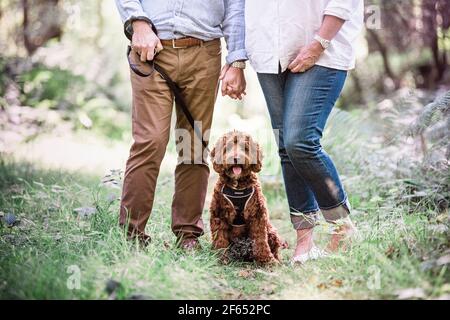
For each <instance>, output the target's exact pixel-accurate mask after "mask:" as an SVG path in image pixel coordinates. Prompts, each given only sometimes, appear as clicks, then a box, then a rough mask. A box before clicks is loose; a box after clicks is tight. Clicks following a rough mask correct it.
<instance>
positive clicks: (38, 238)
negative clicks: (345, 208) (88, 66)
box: [0, 160, 450, 299]
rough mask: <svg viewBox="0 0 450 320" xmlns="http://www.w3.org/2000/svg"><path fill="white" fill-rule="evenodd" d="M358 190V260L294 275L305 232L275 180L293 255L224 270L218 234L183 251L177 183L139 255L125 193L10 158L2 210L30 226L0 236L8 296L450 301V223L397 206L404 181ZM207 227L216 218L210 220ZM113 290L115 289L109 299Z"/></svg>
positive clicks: (163, 197)
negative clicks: (175, 208)
mask: <svg viewBox="0 0 450 320" xmlns="http://www.w3.org/2000/svg"><path fill="white" fill-rule="evenodd" d="M352 185H353V188H352V190H351V192H350V193H351V194H352V198H351V202H352V205H353V206H354V207H355V208H356V210H355V212H354V215H353V218H354V220H355V222H356V224H357V226H358V227H359V230H360V233H359V236H358V238H357V239H356V240H355V242H354V244H353V246H352V248H351V250H350V251H348V252H346V253H340V254H337V255H335V256H332V257H329V258H326V259H323V260H321V261H317V262H311V263H308V264H307V265H305V266H304V267H298V266H297V267H295V266H291V265H290V264H289V262H288V261H289V257H290V255H291V252H292V246H293V244H294V240H295V239H294V233H293V231H292V229H291V226H290V223H289V221H288V220H289V219H288V217H287V214H286V212H285V206H284V201H285V199H284V193H283V190H282V185H281V183H276V182H271V183H264V186H263V189H264V191H265V194H266V196H267V198H268V202H269V207H270V210H271V214H272V220H273V222H274V224H275V225H276V226H277V227H278V229H279V231H280V233H281V234H282V236H283V237H285V238H286V239H287V240H288V241H289V243H290V245H291V248H290V249H288V250H285V251H284V252H283V257H284V262H283V264H282V265H280V266H276V267H271V268H261V267H258V266H255V265H253V264H233V265H229V266H223V265H221V264H220V263H219V262H218V260H217V257H216V255H215V253H214V252H212V251H211V250H210V249H209V242H210V236H209V234H208V232H207V233H206V235H205V236H204V237H202V238H201V242H202V245H203V248H204V249H203V250H202V251H200V252H198V253H195V254H185V253H183V252H180V251H179V250H177V249H175V248H174V237H173V235H172V233H171V230H170V200H171V193H172V188H173V183H172V180H171V178H170V176H165V177H161V179H159V185H158V195H157V198H156V204H155V209H154V212H153V215H152V217H151V220H150V223H149V224H148V232H149V233H150V234H151V235H152V238H153V242H152V243H151V244H150V246H149V247H148V248H146V249H140V248H139V247H138V246H135V245H134V244H131V243H129V242H127V241H126V240H125V237H124V235H123V234H122V232H121V231H120V230H119V228H118V227H117V214H118V201H117V198H118V196H119V193H120V190H119V189H120V188H118V187H114V184H112V185H111V184H109V185H107V184H104V183H100V178H99V177H92V176H80V175H74V174H69V173H66V172H57V171H49V170H43V169H40V168H38V167H34V166H32V165H30V164H23V163H17V162H12V161H7V160H2V161H1V163H0V192H1V193H0V211H2V213H3V215H6V214H7V213H13V214H14V215H15V216H17V218H18V219H20V224H18V225H17V226H14V227H7V226H6V225H5V223H3V224H2V226H1V227H0V298H2V299H6V298H13V299H108V298H109V299H129V298H149V299H150V298H151V299H251V298H254V299H319V298H326V299H366V298H368V299H378V298H396V297H398V294H399V292H398V291H399V290H403V291H401V292H403V293H404V294H406V296H407V297H409V298H437V297H442V296H445V295H446V294H448V293H449V290H450V277H449V271H448V264H441V265H438V263H437V262H436V261H438V259H439V257H441V256H443V255H444V256H445V252H447V255H448V247H449V239H448V234H447V233H446V230H448V229H445V228H446V227H447V228H448V220H445V219H444V220H443V219H442V215H439V214H438V213H437V212H436V211H435V210H434V209H432V208H430V207H428V208H427V207H426V206H417V204H415V205H413V204H412V203H404V204H398V201H396V197H397V196H398V193H396V194H395V195H393V193H395V192H394V191H392V190H394V189H395V188H396V187H398V186H399V185H402V182H401V181H394V182H392V185H391V186H389V187H383V186H380V185H379V181H377V180H376V179H373V180H370V179H369V178H368V177H366V178H364V179H362V180H361V181H359V182H354V183H352ZM386 190H391V191H392V192H391V193H390V192H387V191H386ZM413 207H414V208H415V209H414V210H412V209H411V208H413ZM75 209H77V210H75ZM80 212H81V213H83V212H87V213H89V212H90V213H92V212H94V213H93V214H91V215H87V216H83V214H81V216H80ZM207 217H208V214H207V212H206V211H205V214H204V218H205V221H207V220H208V218H207ZM442 220H443V221H442ZM207 230H208V226H207ZM327 232H328V227H327V226H325V225H321V226H319V227H318V232H317V235H318V241H319V243H320V244H322V245H323V244H324V241H326V238H327V237H326V234H327ZM445 250H447V251H445ZM441 260H442V259H441ZM111 280H114V281H115V282H112V281H111ZM78 285H79V286H78ZM107 285H108V286H110V287H111V286H112V287H115V289H114V290H112V289H111V290H110V293H108V292H107V290H105V287H106V286H107ZM407 288H419V293H417V290H416V291H414V292H415V293H414V294H412V295H411V294H409V296H408V292H409V291H408V290H406V291H405V290H404V289H407ZM111 291H113V292H112V293H111ZM401 292H400V294H401ZM447 297H448V296H447Z"/></svg>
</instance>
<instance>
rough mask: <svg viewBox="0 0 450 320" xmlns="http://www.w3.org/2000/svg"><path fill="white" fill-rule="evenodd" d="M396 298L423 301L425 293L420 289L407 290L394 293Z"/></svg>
mask: <svg viewBox="0 0 450 320" xmlns="http://www.w3.org/2000/svg"><path fill="white" fill-rule="evenodd" d="M396 294H397V298H398V299H400V300H408V299H424V298H425V296H426V295H425V291H424V290H423V289H422V288H408V289H403V290H399V291H397V292H396Z"/></svg>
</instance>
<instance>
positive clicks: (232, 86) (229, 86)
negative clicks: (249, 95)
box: [219, 64, 247, 100]
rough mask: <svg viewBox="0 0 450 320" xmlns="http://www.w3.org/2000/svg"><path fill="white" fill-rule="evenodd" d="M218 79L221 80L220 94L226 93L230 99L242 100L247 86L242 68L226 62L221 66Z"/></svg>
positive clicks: (224, 94)
mask: <svg viewBox="0 0 450 320" xmlns="http://www.w3.org/2000/svg"><path fill="white" fill-rule="evenodd" d="M219 79H220V80H222V96H226V95H228V96H230V98H232V99H239V100H242V95H245V94H246V93H245V88H246V86H247V83H246V81H245V76H244V70H243V69H239V68H234V67H231V66H230V65H228V64H226V65H225V66H224V67H223V68H222V72H221V74H220V77H219Z"/></svg>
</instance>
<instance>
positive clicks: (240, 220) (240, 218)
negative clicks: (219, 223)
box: [222, 185, 255, 226]
mask: <svg viewBox="0 0 450 320" xmlns="http://www.w3.org/2000/svg"><path fill="white" fill-rule="evenodd" d="M254 193H255V189H254V188H253V187H250V188H247V189H234V188H231V187H229V186H226V185H225V186H223V187H222V195H223V196H224V198H225V199H227V200H228V202H230V203H231V204H232V205H233V207H234V209H235V210H236V218H235V219H234V221H233V225H236V226H241V225H243V224H245V220H244V210H245V208H246V207H247V204H248V202H249V200H250V199H251V198H252V196H253V194H254Z"/></svg>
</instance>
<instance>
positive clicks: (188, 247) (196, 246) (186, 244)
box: [178, 238, 202, 251]
mask: <svg viewBox="0 0 450 320" xmlns="http://www.w3.org/2000/svg"><path fill="white" fill-rule="evenodd" d="M178 247H179V248H180V249H181V250H184V251H194V250H200V249H201V248H202V246H201V245H200V242H198V239H197V238H187V239H182V240H181V241H179V243H178Z"/></svg>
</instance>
